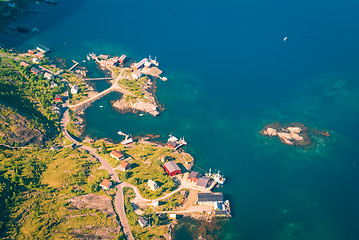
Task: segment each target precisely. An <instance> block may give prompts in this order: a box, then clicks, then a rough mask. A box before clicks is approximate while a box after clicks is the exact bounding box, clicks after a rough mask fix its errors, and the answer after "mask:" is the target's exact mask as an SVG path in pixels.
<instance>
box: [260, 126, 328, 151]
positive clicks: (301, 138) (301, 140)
mask: <svg viewBox="0 0 359 240" xmlns="http://www.w3.org/2000/svg"><path fill="white" fill-rule="evenodd" d="M260 134H262V135H263V136H268V137H278V138H279V140H280V141H281V142H282V143H284V144H286V145H291V146H298V147H306V146H310V145H312V144H313V140H312V138H311V137H310V136H314V135H319V136H326V137H329V136H330V133H329V131H322V130H317V129H309V128H307V127H306V126H305V125H304V124H303V123H300V122H294V123H290V124H281V123H279V122H274V123H271V124H268V125H266V126H265V127H264V128H263V129H262V130H261V131H260Z"/></svg>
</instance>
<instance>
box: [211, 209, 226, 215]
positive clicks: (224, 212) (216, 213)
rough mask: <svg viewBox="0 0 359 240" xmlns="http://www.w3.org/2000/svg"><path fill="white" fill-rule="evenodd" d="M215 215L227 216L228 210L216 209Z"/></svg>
mask: <svg viewBox="0 0 359 240" xmlns="http://www.w3.org/2000/svg"><path fill="white" fill-rule="evenodd" d="M214 215H215V216H227V211H226V210H221V211H214Z"/></svg>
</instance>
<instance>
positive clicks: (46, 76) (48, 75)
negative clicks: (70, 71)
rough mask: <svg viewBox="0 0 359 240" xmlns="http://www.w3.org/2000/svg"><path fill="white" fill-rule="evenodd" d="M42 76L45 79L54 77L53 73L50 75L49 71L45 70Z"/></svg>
mask: <svg viewBox="0 0 359 240" xmlns="http://www.w3.org/2000/svg"><path fill="white" fill-rule="evenodd" d="M44 77H45V78H46V79H49V80H50V79H53V78H54V75H52V74H51V73H48V72H45V73H44Z"/></svg>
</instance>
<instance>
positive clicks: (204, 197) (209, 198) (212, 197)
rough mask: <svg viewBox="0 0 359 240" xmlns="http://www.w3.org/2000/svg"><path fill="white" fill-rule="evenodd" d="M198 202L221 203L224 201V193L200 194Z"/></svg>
mask: <svg viewBox="0 0 359 240" xmlns="http://www.w3.org/2000/svg"><path fill="white" fill-rule="evenodd" d="M197 200H198V202H221V201H223V194H222V193H198V197H197Z"/></svg>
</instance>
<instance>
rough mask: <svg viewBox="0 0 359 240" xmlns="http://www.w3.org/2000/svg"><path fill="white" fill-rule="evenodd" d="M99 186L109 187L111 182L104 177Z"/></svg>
mask: <svg viewBox="0 0 359 240" xmlns="http://www.w3.org/2000/svg"><path fill="white" fill-rule="evenodd" d="M100 186H101V187H102V189H106V190H107V189H109V188H110V187H111V186H112V182H110V180H108V179H106V178H105V179H104V180H102V182H101V183H100Z"/></svg>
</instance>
